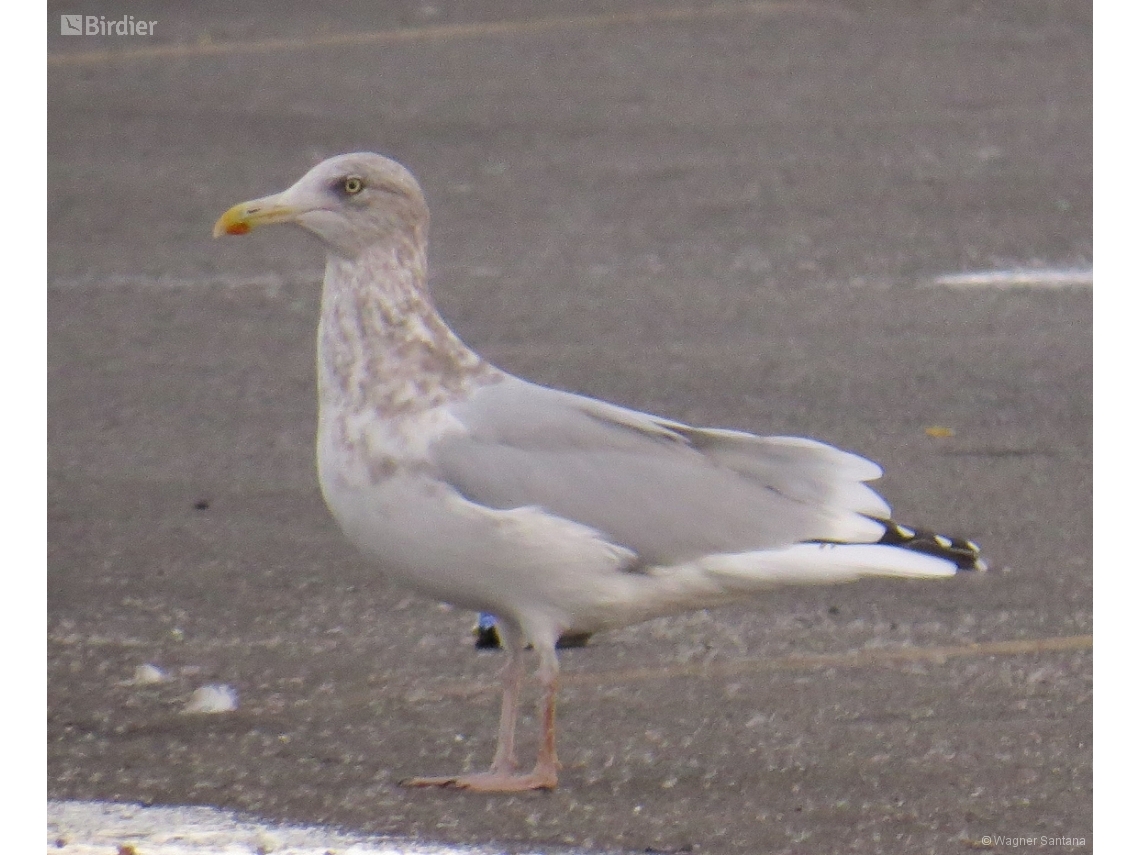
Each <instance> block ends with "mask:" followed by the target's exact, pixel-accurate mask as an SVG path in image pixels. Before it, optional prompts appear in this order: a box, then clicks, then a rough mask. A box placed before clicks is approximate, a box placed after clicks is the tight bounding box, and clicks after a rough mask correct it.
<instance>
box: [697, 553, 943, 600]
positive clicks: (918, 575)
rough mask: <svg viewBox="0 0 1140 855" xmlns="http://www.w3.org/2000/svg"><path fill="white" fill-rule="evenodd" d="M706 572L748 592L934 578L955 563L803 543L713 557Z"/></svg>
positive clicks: (707, 560) (727, 585) (729, 586)
mask: <svg viewBox="0 0 1140 855" xmlns="http://www.w3.org/2000/svg"><path fill="white" fill-rule="evenodd" d="M697 563H698V566H699V567H700V569H701V570H703V571H704V572H705V573H707V574H708V575H709V576H711V577H712V578H713V579H715V580H716V581H717V582H719V583H720V584H721V585H723V586H724V588H725V589H726V590H729V591H733V592H739V593H744V592H746V591H751V590H757V589H760V588H766V587H769V586H776V585H826V584H832V583H836V582H853V581H855V580H856V579H860V578H863V577H869V576H884V577H892V578H904V579H931V578H937V577H940V576H953V575H954V574H955V573H956V572H957V568H956V567H955V566H954V563H953V562H951V561H947V560H945V559H942V558H935V557H934V556H932V555H924V554H922V553H920V552H912V551H909V550H906V549H899V548H897V547H894V546H881V545H879V544H875V543H798V544H796V545H795V546H789V547H787V548H785V549H778V550H772V551H764V552H740V553H737V554H734V555H710V556H707V557H706V558H702V559H701V560H700V561H699V562H697Z"/></svg>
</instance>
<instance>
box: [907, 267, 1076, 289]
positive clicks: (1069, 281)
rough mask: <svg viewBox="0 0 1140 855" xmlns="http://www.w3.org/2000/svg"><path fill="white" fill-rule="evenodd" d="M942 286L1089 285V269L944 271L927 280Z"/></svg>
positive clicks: (1022, 286)
mask: <svg viewBox="0 0 1140 855" xmlns="http://www.w3.org/2000/svg"><path fill="white" fill-rule="evenodd" d="M929 284H931V285H941V286H943V287H946V288H1091V287H1092V284H1093V272H1092V270H1079V269H1076V268H1042V269H1032V268H1019V269H1015V270H977V271H972V272H966V273H946V274H943V275H942V276H936V277H934V279H932V280H930V282H929Z"/></svg>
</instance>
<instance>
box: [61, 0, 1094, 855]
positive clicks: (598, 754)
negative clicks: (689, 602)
mask: <svg viewBox="0 0 1140 855" xmlns="http://www.w3.org/2000/svg"><path fill="white" fill-rule="evenodd" d="M84 5H85V7H89V8H85V9H84V10H83V11H84V13H85V14H87V15H96V16H98V15H103V16H104V17H105V18H107V19H120V18H122V17H123V15H124V14H127V13H129V14H130V15H132V16H133V17H134V18H135V19H138V20H154V21H156V22H157V23H156V26H155V28H154V30H155V32H154V35H152V36H135V37H126V36H111V35H108V36H81V37H78V36H77V37H67V36H62V35H59V33H60V21H59V20H58V19H59V16H60V14H62V13H67V12H70V11H71V9H70V8H63V6H62V5H61V4H56V3H49V6H48V13H49V14H48V31H49V39H48V52H49V68H48V80H49V120H48V146H49V161H48V165H49V185H48V194H49V220H48V234H49V243H48V250H49V257H48V270H49V281H48V306H49V315H48V318H49V332H48V335H49V338H48V360H49V365H48V371H49V373H48V398H49V400H48V403H49V437H48V443H49V445H48V451H49V471H48V492H49V508H48V513H49V570H48V597H49V615H48V625H49V638H48V643H47V649H48V719H49V720H48V745H47V753H48V780H49V789H48V796H49V797H50V798H52V799H84V800H91V799H97V800H108V801H116V802H136V803H143V804H147V805H215V806H219V807H223V808H227V809H234V810H239V811H243V812H247V813H249V814H252V815H256V816H260V817H263V818H266V819H268V820H274V821H278V822H286V823H300V824H316V823H319V824H327V825H330V826H334V827H337V828H340V829H344V830H347V831H351V832H358V833H362V834H383V835H395V836H397V837H401V838H408V839H415V840H419V841H425V842H439V843H447V842H454V843H467V844H490V845H492V846H497V847H501V848H503V849H505V850H512V849H513V850H524V849H525V850H526V851H543V850H545V849H552V848H554V847H566V846H571V847H575V848H577V849H582V850H588V851H595V850H596V851H613V850H620V851H634V852H700V853H738V852H739V853H759V852H764V853H767V852H789V853H799V852H812V853H830V852H835V853H840V852H842V853H847V852H885V853H919V852H935V853H945V852H954V851H963V850H965V851H968V850H970V849H978V850H983V851H993V852H1014V851H1022V850H1023V849H1024V846H1025V844H1018V843H1016V842H1012V843H1011V842H1010V841H1011V840H1016V839H1026V838H1033V839H1034V840H1035V841H1036V842H1035V843H1034V844H1031V845H1032V846H1033V851H1044V852H1080V851H1091V850H1092V640H1091V633H1092V465H1091V462H1092V427H1091V425H1092V291H1091V288H1090V287H1089V286H1088V282H1089V281H1091V273H1090V271H1091V269H1092V4H1091V3H1064V2H1055V3H1043V2H1040V0H1033V2H1013V0H1011V2H1005V3H1001V4H979V3H967V2H951V1H950V0H945V1H944V2H933V3H926V2H876V3H862V2H842V3H840V2H823V3H799V2H791V3H736V2H724V3H693V4H687V3H670V2H668V0H660V2H647V0H643V2H632V1H631V2H622V0H614V1H613V2H549V3H544V4H527V3H521V2H518V0H497V2H493V1H492V0H487V2H462V3H461V2H445V0H438V2H402V3H389V4H373V3H365V2H350V3H343V4H338V5H336V6H335V7H327V6H322V7H319V8H318V6H317V5H316V4H308V3H300V2H292V3H270V2H265V0H261V2H256V0H254V1H252V2H246V3H243V4H240V5H235V4H231V3H221V2H203V3H195V4H167V3H157V2H154V3H146V2H139V3H135V4H134V5H133V6H132V7H131V8H130V9H127V8H126V7H124V6H122V5H118V4H113V3H88V4H84ZM354 150H375V151H379V152H382V153H385V154H388V155H391V156H394V157H396V158H397V159H399V160H401V161H402V162H403V163H405V164H406V165H407V166H408V167H409V168H410V169H412V170H413V172H415V174H416V175H417V176H418V177H419V179H420V181H421V183H422V184H423V186H424V188H425V191H426V194H427V197H428V201H429V204H430V206H431V210H432V214H433V231H432V236H433V237H432V255H431V264H432V287H433V290H434V293H435V295H436V298H437V300H438V302H439V304H440V306H441V309H442V311H443V312H444V314H445V315H446V317H447V318H448V319H449V320H450V321H451V322H452V324H453V326H454V327H455V329H456V330H457V331H458V332H459V333H460V334H461V335H462V337H463V338H464V339H465V340H466V341H467V342H468V343H469V344H471V345H472V346H473V347H475V348H476V349H477V350H479V351H480V352H482V353H483V354H485V355H486V356H488V357H489V358H490V359H492V360H493V361H494V362H496V363H497V364H498V365H500V366H502V367H503V368H505V369H507V370H509V371H511V372H513V373H516V374H519V375H522V376H525V377H528V378H530V379H533V380H536V381H539V382H543V383H547V384H550V385H554V386H558V387H561V388H566V389H571V390H574V391H578V392H584V393H587V394H590V395H595V396H598V397H602V398H605V399H608V400H612V401H616V402H618V403H621V404H624V405H627V406H631V407H635V408H637V409H642V410H648V411H652V412H657V413H660V414H662V415H666V416H670V417H674V418H678V419H682V420H686V421H690V422H695V423H699V424H707V425H715V426H719V427H732V428H739V429H743V430H749V431H755V432H762V433H777V434H795V435H805V436H812V437H816V438H818V439H822V440H825V441H827V442H830V443H833V444H836V445H839V446H842V447H845V448H849V449H852V450H855V451H858V452H859V453H861V454H863V455H865V456H868V457H870V458H872V459H875V460H877V461H878V462H880V463H881V464H882V465H883V466H884V469H885V470H886V476H885V477H884V479H883V480H882V481H881V482H880V486H881V490H882V492H883V494H884V495H885V496H886V498H887V499H888V500H889V501H890V502H891V504H892V506H893V508H894V509H895V512H896V515H897V517H898V518H899V519H900V520H901V521H903V522H909V523H915V524H919V525H929V526H933V527H937V528H941V529H944V530H946V531H949V532H954V533H961V534H964V535H966V536H969V537H971V538H973V539H974V540H976V541H978V542H979V543H981V545H982V547H983V551H984V552H985V554H986V556H987V557H988V559H989V560H990V563H991V565H992V566H993V571H992V572H990V573H988V574H985V575H971V576H969V577H958V578H955V579H953V580H950V581H946V582H940V583H909V582H893V583H892V582H864V583H859V584H856V585H851V586H844V587H835V588H819V589H815V588H800V589H788V590H783V591H778V592H775V593H773V594H771V595H769V596H765V597H763V598H758V599H756V600H755V601H753V602H749V603H744V604H741V605H738V606H735V607H731V608H725V609H721V610H716V611H712V612H700V613H694V614H690V615H685V616H681V617H677V618H672V619H667V620H659V621H654V622H651V623H647V624H643V625H640V626H637V627H631V628H628V629H625V630H621V631H617V632H612V633H608V634H605V635H601V636H598V637H596V638H595V639H593V640H592V642H591V643H590V645H589V646H587V647H586V648H583V649H580V650H570V651H566V652H565V653H564V654H563V657H562V658H563V667H564V673H565V675H566V680H565V690H564V693H563V695H562V698H561V707H560V715H561V742H560V755H561V759H562V760H563V762H564V764H565V769H564V770H563V775H562V781H561V786H560V788H559V789H558V790H557V791H555V792H553V793H547V794H542V793H540V794H530V795H523V796H492V797H488V796H478V795H472V794H464V793H457V792H449V791H440V792H432V791H427V792H425V791H409V790H405V789H402V788H400V787H399V786H398V785H397V782H398V781H399V780H400V779H402V778H404V777H407V776H410V775H416V774H433V773H446V772H455V771H460V770H462V769H465V768H478V767H481V766H483V765H485V764H486V763H487V762H489V760H490V757H491V753H492V751H493V746H494V735H495V733H494V731H495V720H496V716H497V696H496V691H495V679H494V672H495V670H496V668H497V666H498V664H499V662H500V661H501V659H500V657H499V655H498V654H496V653H485V652H476V651H475V650H473V649H472V645H471V635H470V628H471V625H472V623H473V617H474V616H473V615H471V614H470V613H465V612H460V611H455V610H449V609H447V608H445V607H441V606H440V605H438V604H435V603H430V602H427V601H424V600H422V599H418V598H416V597H412V596H410V595H408V594H407V593H406V592H404V591H402V590H400V589H398V588H396V587H394V586H391V585H389V583H387V582H386V581H385V580H384V579H382V578H380V577H378V576H377V575H376V574H375V572H374V571H373V570H372V568H371V567H370V566H369V565H368V564H367V563H366V562H364V561H363V560H361V559H360V558H359V557H358V556H357V555H356V554H355V553H354V552H353V551H352V549H351V548H350V547H349V545H348V544H347V543H346V542H345V541H344V540H343V538H342V537H341V535H340V534H339V532H338V531H337V529H336V526H335V524H334V523H333V522H332V520H331V518H330V517H329V516H328V514H327V512H326V511H325V509H324V507H323V505H322V502H321V498H320V495H319V492H318V489H317V484H316V475H315V470H314V464H313V451H312V443H313V436H314V431H315V415H316V412H315V391H314V382H315V381H314V364H313V363H314V335H315V324H316V316H317V309H318V298H319V291H318V289H319V284H318V283H319V278H320V271H321V267H322V263H323V262H322V257H321V252H320V249H319V247H318V246H317V244H316V243H315V241H311V240H307V239H300V238H298V237H297V235H294V234H290V233H289V232H287V231H276V230H267V231H265V232H264V233H256V234H254V235H251V236H249V237H247V238H245V239H243V240H228V241H213V240H211V238H210V229H211V226H212V224H213V221H214V220H215V219H216V217H217V216H218V215H219V214H220V213H221V212H222V211H224V210H225V209H226V208H227V207H229V206H230V205H231V204H233V203H235V202H238V201H241V200H244V199H248V198H251V197H253V196H258V195H262V194H265V193H268V192H271V191H276V190H280V189H283V188H284V187H285V186H287V185H288V184H290V183H291V182H292V181H294V180H295V179H296V178H297V177H299V176H300V175H301V174H302V173H303V172H304V171H305V170H306V169H308V168H309V166H311V165H312V164H313V163H315V162H316V161H318V160H320V159H322V158H324V157H326V156H329V155H332V154H336V153H340V152H345V151H354ZM1012 270H1017V271H1022V273H1020V274H1019V276H1020V279H1019V280H1017V281H1018V282H1020V284H1017V283H1016V282H1015V283H1014V284H1013V285H1012V286H1011V285H1010V283H1009V281H1007V280H1003V279H1002V278H1001V277H1000V276H999V277H997V278H996V279H995V278H993V277H991V278H989V279H987V278H986V277H985V276H983V277H981V278H976V277H975V279H968V278H967V279H966V280H965V281H963V280H961V279H959V280H945V281H946V282H948V284H938V278H939V277H941V276H945V275H947V274H961V273H968V272H978V271H980V272H988V273H992V272H994V271H997V272H999V273H1000V272H1002V271H1012ZM1025 271H1029V272H1028V273H1026V272H1025ZM971 283H972V284H971ZM987 283H988V284H987ZM1003 283H1004V287H998V286H1002V285H1003ZM147 664H151V665H154V666H155V667H156V668H158V669H160V671H161V673H162V675H164V678H163V679H161V680H159V679H158V678H157V677H156V678H155V679H156V681H155V682H147V680H146V679H143V680H142V681H140V680H138V679H136V669H137V668H138V667H139V666H142V665H147ZM146 673H149V674H151V676H152V677H153V676H154V673H155V672H146ZM141 676H144V677H145V676H146V674H143V675H141ZM208 684H221V685H225V686H227V687H229V688H230V689H231V690H232V691H233V692H234V693H235V695H236V698H237V708H236V709H235V710H233V711H230V712H220V713H216V714H186V713H184V712H183V711H182V710H183V709H184V707H185V706H186V704H187V702H188V700H189V699H190V697H191V695H192V693H193V692H194V691H195V690H196V689H199V688H201V687H202V686H205V685H208ZM523 726H524V728H525V729H526V731H527V733H528V734H529V735H530V740H529V741H528V742H527V745H533V739H534V736H533V733H534V726H535V722H534V721H533V718H532V717H530V716H527V717H526V719H525V720H524V722H523Z"/></svg>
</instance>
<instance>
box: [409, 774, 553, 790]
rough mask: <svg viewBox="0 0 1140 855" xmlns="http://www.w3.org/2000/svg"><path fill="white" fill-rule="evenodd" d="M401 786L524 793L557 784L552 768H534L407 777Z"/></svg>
mask: <svg viewBox="0 0 1140 855" xmlns="http://www.w3.org/2000/svg"><path fill="white" fill-rule="evenodd" d="M400 786H402V787H455V788H456V789H459V790H471V791H472V792H474V793H525V792H529V791H530V790H553V789H554V788H555V787H556V786H558V773H557V772H556V771H554V770H553V769H549V770H545V769H535V770H534V771H533V772H528V773H527V774H525V775H517V774H511V773H508V772H477V773H475V774H473V775H452V776H451V777H444V778H408V779H406V780H403V781H400Z"/></svg>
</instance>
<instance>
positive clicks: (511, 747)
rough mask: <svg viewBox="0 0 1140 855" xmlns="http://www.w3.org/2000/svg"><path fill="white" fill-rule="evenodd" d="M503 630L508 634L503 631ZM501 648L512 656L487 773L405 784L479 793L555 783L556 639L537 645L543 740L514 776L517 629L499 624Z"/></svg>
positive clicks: (519, 677)
mask: <svg viewBox="0 0 1140 855" xmlns="http://www.w3.org/2000/svg"><path fill="white" fill-rule="evenodd" d="M504 629H506V630H507V631H506V632H503V630H504ZM499 630H500V632H502V633H503V642H504V646H505V647H506V648H507V651H508V654H509V656H510V658H509V659H508V661H507V666H506V670H505V672H504V675H503V707H502V713H501V715H500V717H499V744H498V747H497V748H496V749H495V759H494V760H492V761H491V769H490V771H488V772H478V773H475V774H471V775H450V776H446V777H437V778H409V779H408V780H406V781H401V784H403V786H405V787H456V788H458V789H463V790H472V791H474V792H481V793H520V792H526V791H528V790H553V789H554V788H555V787H556V786H557V785H558V768H559V766H558V757H557V756H556V754H555V751H554V742H555V728H554V702H555V696H556V695H557V693H558V656H557V654H556V653H555V650H554V642H553V641H551V642H550V644H548V645H547V644H544V645H542V646H541V647H539V646H538V645H535V646H536V647H537V648H538V655H539V668H538V679H539V682H540V683H541V684H542V690H543V691H542V698H541V700H540V701H539V716H540V719H541V721H542V729H543V733H542V743H541V745H540V747H539V750H538V762H537V763H536V764H535V767H534V770H533V771H531V772H529V773H526V774H521V775H520V774H518V772H517V771H516V770H517V767H518V763H517V760H516V759H515V725H516V723H517V722H518V713H519V695H520V693H521V688H522V677H523V662H522V653H523V638H522V633H521V632H520V631H519V630H518V629H517V628H514V627H512V628H510V629H507V626H506V622H505V621H503V622H500V624H499Z"/></svg>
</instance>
